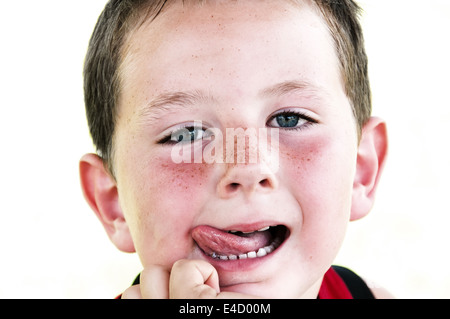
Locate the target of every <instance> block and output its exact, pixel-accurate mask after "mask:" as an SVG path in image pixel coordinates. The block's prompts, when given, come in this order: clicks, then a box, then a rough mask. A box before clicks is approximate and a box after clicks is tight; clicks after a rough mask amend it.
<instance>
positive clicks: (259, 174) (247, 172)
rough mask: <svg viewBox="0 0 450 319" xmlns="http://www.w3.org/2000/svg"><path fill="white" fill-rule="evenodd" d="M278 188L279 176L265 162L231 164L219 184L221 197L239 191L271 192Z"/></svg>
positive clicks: (246, 194) (246, 193) (227, 196)
mask: <svg viewBox="0 0 450 319" xmlns="http://www.w3.org/2000/svg"><path fill="white" fill-rule="evenodd" d="M277 188H278V179H277V176H276V175H275V174H274V173H273V172H271V171H270V169H269V168H268V167H267V166H264V164H230V166H228V167H227V170H226V172H225V174H224V175H223V177H222V178H221V180H220V181H219V183H218V185H217V193H218V195H219V197H220V198H230V197H233V196H236V195H237V194H239V193H243V194H244V195H245V196H247V197H249V196H251V194H253V193H270V192H273V191H274V190H276V189H277Z"/></svg>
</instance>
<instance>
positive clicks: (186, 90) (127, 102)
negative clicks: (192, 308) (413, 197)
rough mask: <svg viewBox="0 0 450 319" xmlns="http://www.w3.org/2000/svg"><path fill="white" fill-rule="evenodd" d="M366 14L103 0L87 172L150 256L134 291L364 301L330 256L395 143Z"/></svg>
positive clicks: (134, 244) (107, 222) (270, 4)
mask: <svg viewBox="0 0 450 319" xmlns="http://www.w3.org/2000/svg"><path fill="white" fill-rule="evenodd" d="M358 11H359V8H358V7H357V5H356V4H355V3H354V2H353V1H351V0H341V1H326V0H316V1H308V0H295V1H294V0H290V1H288V0H285V1H278V0H277V1H269V0H266V1H248V0H246V1H218V0H205V1H199V0H192V1H176V0H174V1H157V0H153V1H131V0H111V1H110V2H109V3H108V4H107V5H106V8H105V10H104V12H103V13H102V15H101V16H100V18H99V21H98V23H97V26H96V29H95V30H94V33H93V36H92V38H91V42H90V46H89V50H88V54H87V57H86V64H85V101H86V110H87V117H88V122H89V127H90V130H91V135H92V138H93V140H94V143H95V145H96V147H97V149H98V152H99V155H94V154H88V155H85V156H84V157H83V158H82V159H81V161H80V175H81V181H82V188H83V191H84V194H85V198H86V200H87V201H88V203H89V204H90V206H91V207H92V209H93V210H94V212H95V213H96V214H97V216H98V217H99V219H100V221H101V222H102V223H103V225H104V227H105V229H106V232H107V234H108V235H109V237H110V239H111V241H112V242H113V243H114V244H115V245H116V246H117V248H118V249H120V250H122V251H125V252H137V253H138V255H139V257H140V260H141V262H142V265H143V268H144V270H143V271H142V273H141V276H140V284H139V285H135V286H133V287H131V288H130V289H128V290H127V291H126V292H125V293H124V294H123V296H122V297H123V298H234V297H237V298H244V297H251V296H253V297H264V298H317V297H320V298H341V297H342V298H346V297H349V298H351V297H352V294H351V291H350V292H349V291H348V289H347V288H348V287H347V286H348V285H349V283H348V281H347V282H346V283H347V285H345V284H343V278H344V279H345V277H346V276H345V273H348V272H346V271H345V270H344V271H342V269H338V268H330V267H331V263H332V262H333V259H334V258H335V256H336V254H337V252H338V250H339V248H340V245H341V243H342V240H343V238H344V234H345V230H346V225H347V223H348V221H349V220H357V219H359V218H362V217H364V216H365V215H366V214H367V213H368V212H369V211H370V209H371V207H372V205H373V201H374V195H375V190H376V187H377V184H378V180H379V177H380V174H381V170H382V167H383V165H384V162H385V155H386V151H387V135H386V127H385V123H384V122H383V121H382V120H380V119H378V118H373V117H371V116H370V113H371V102H370V87H369V80H368V76H367V58H366V55H365V51H364V45H363V37H362V32H361V29H360V26H359V23H358V21H357V14H358ZM239 129H240V131H238V130H239ZM230 131H231V132H232V133H234V134H228V133H229V132H230ZM236 132H240V133H236ZM241 133H243V134H241ZM258 133H259V134H258ZM261 140H265V141H266V143H265V144H261V143H259V142H260V141H261ZM252 141H258V144H256V143H252ZM263 146H264V147H263ZM255 154H256V157H255V156H254V155H255ZM336 272H338V273H340V274H341V275H339V274H337V273H336ZM352 276H353V275H352ZM353 277H355V276H353ZM356 278H357V279H356V280H359V277H356ZM359 282H361V281H360V280H359ZM363 286H364V285H363ZM346 287H347V288H346ZM365 287H366V286H365ZM366 289H367V287H366ZM350 290H352V288H350ZM372 293H373V294H374V295H375V297H383V296H384V295H382V294H381V293H380V291H378V290H376V291H372V292H370V291H368V292H367V295H368V296H371V294H372ZM353 297H354V296H353Z"/></svg>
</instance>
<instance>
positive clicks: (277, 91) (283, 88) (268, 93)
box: [260, 80, 326, 98]
mask: <svg viewBox="0 0 450 319" xmlns="http://www.w3.org/2000/svg"><path fill="white" fill-rule="evenodd" d="M293 92H301V93H306V94H308V95H311V96H314V97H318V96H320V95H321V93H326V91H325V90H324V89H323V88H322V87H320V86H317V85H315V84H312V83H311V82H308V81H305V80H294V81H284V82H281V83H277V84H275V85H273V86H270V87H268V88H265V89H263V90H262V91H261V92H260V95H261V96H263V97H266V98H268V97H274V96H275V97H277V96H282V95H286V94H289V93H293Z"/></svg>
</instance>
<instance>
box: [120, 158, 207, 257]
mask: <svg viewBox="0 0 450 319" xmlns="http://www.w3.org/2000/svg"><path fill="white" fill-rule="evenodd" d="M135 164H136V165H135V166H134V169H132V171H131V172H132V173H131V174H130V175H129V180H128V183H127V185H128V187H129V188H128V189H127V190H126V191H125V192H126V196H124V198H123V199H124V200H126V205H125V206H126V207H127V215H128V216H130V224H131V225H132V226H131V227H130V228H132V232H133V233H134V236H133V237H134V238H135V242H136V246H137V247H136V248H137V251H138V253H139V255H140V257H141V260H142V263H143V265H146V264H149V263H155V262H158V263H161V264H166V265H170V264H172V263H173V262H174V261H176V260H178V259H181V258H186V257H187V254H188V253H189V251H190V250H191V249H192V245H193V243H192V238H191V237H190V229H191V227H192V224H193V220H194V219H195V212H197V211H199V207H200V205H201V203H202V198H204V197H205V195H204V194H203V192H202V190H203V189H204V186H205V180H206V179H207V178H208V176H209V170H208V165H204V164H183V163H181V164H175V163H173V161H171V160H170V157H169V158H165V157H157V158H153V159H152V160H149V161H148V162H147V163H145V162H144V161H143V162H142V163H140V164H138V163H135Z"/></svg>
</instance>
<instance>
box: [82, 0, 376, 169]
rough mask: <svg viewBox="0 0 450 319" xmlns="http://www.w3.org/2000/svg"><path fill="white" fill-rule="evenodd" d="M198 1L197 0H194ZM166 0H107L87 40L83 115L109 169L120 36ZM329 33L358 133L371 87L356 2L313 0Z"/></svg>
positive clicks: (118, 82)
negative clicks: (84, 112)
mask: <svg viewBox="0 0 450 319" xmlns="http://www.w3.org/2000/svg"><path fill="white" fill-rule="evenodd" d="M199 1H201V0H199ZM166 3H167V0H110V1H109V2H108V3H107V4H106V6H105V8H104V10H103V12H102V13H101V15H100V17H99V19H98V21H97V24H96V26H95V29H94V32H93V34H92V37H91V39H90V42H89V47H88V51H87V54H86V60H85V64H84V96H85V106H86V115H87V120H88V125H89V130H90V133H91V136H92V140H93V142H94V144H95V146H96V148H97V152H98V153H99V155H100V156H101V157H102V158H103V160H104V162H105V164H106V165H107V166H108V168H109V171H110V172H111V173H112V174H113V169H112V168H113V167H112V157H113V156H112V155H113V154H112V153H113V137H114V128H115V121H116V114H117V108H118V106H117V104H118V100H119V96H120V90H121V79H120V76H119V75H120V74H119V71H120V64H121V62H122V61H123V54H124V53H123V46H124V43H125V41H126V37H127V36H128V35H129V33H130V32H131V30H133V28H136V27H137V26H138V25H139V23H143V22H144V21H147V20H148V19H155V18H156V17H157V16H158V15H159V13H160V12H161V11H162V9H163V8H164V6H165V5H166ZM313 3H314V4H315V5H316V7H317V8H318V10H319V12H320V13H321V14H322V16H323V18H324V19H325V21H326V23H327V25H328V28H329V30H330V33H331V35H332V37H333V39H334V42H335V46H336V52H337V56H338V58H339V61H340V67H341V71H342V72H341V73H342V76H343V81H344V87H345V91H346V92H345V93H346V94H347V97H348V98H349V100H350V102H351V105H352V109H353V113H354V116H355V119H356V123H357V130H358V134H359V135H360V134H361V130H362V127H363V126H364V124H365V123H366V122H367V120H368V119H369V117H370V115H371V92H370V84H369V77H368V69H367V56H366V53H365V48H364V38H363V34H362V30H361V26H360V24H359V20H358V19H359V13H360V8H359V6H358V5H357V4H356V3H355V2H354V1H353V0H314V1H313Z"/></svg>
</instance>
